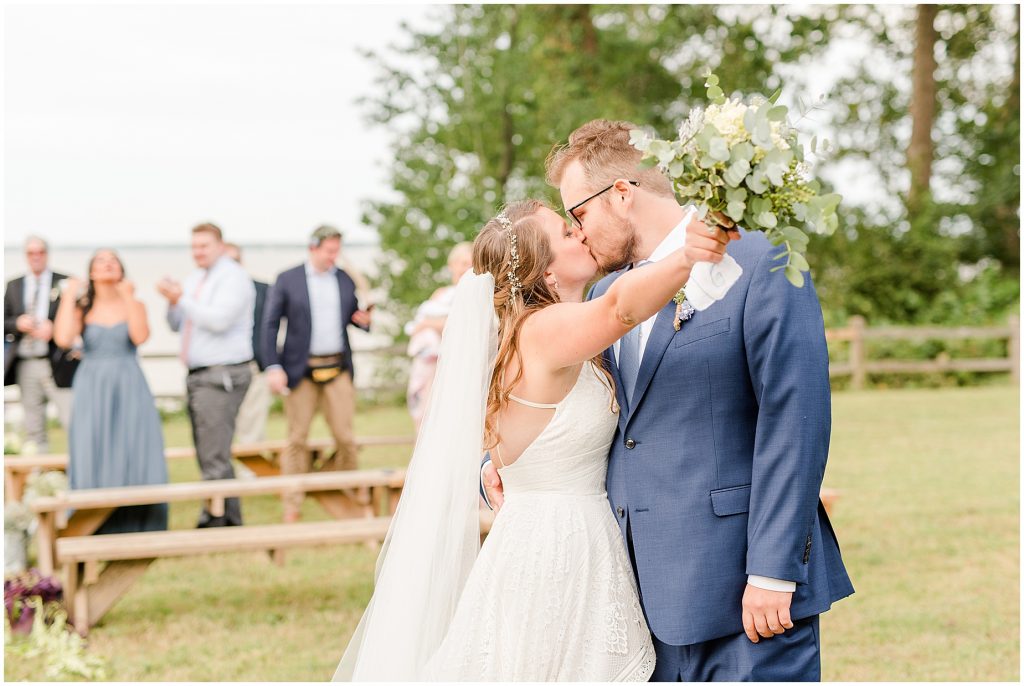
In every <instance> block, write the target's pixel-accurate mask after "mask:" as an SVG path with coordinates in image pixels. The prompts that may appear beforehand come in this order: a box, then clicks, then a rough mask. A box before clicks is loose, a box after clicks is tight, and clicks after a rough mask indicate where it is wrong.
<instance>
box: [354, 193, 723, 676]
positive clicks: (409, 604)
mask: <svg viewBox="0 0 1024 686" xmlns="http://www.w3.org/2000/svg"><path fill="white" fill-rule="evenodd" d="M728 242H729V238H728V235H727V234H726V233H724V232H722V231H716V230H714V229H708V227H707V226H705V225H704V224H703V223H701V222H699V221H696V220H693V221H691V222H690V225H689V226H688V228H687V235H686V246H685V247H684V248H682V249H679V250H677V251H675V252H674V253H672V254H671V255H669V256H668V257H667V258H665V259H663V260H660V261H658V262H656V263H650V264H649V265H647V266H645V267H644V268H642V269H635V270H633V271H631V272H630V273H628V274H625V275H623V276H622V277H621V278H620V279H618V280H617V281H616V282H615V284H614V285H613V286H612V287H611V288H610V289H609V290H608V292H607V293H606V294H605V295H604V296H602V297H600V298H595V299H593V300H590V301H587V302H583V295H584V289H585V288H586V286H587V284H588V283H589V282H590V281H592V280H593V278H594V276H595V274H596V273H597V264H596V263H595V261H594V259H593V257H591V254H590V251H589V250H588V248H587V246H586V244H585V242H584V240H583V238H582V236H581V235H580V234H578V233H577V232H575V231H574V230H572V229H571V228H570V227H569V226H568V225H567V224H566V223H565V221H564V220H563V219H562V218H561V217H560V216H559V215H557V214H556V213H555V212H553V211H552V210H551V209H549V208H548V207H546V206H545V205H544V204H543V203H541V202H538V201H533V200H527V201H522V202H517V203H513V204H511V205H509V206H508V207H507V208H506V209H505V210H503V211H502V212H501V213H500V214H499V215H498V216H497V217H496V218H494V219H492V220H491V221H489V222H488V223H487V224H486V225H485V226H484V227H483V229H482V230H481V232H480V234H479V235H478V236H477V238H476V241H475V242H474V244H473V273H467V274H466V275H465V276H464V277H463V278H462V279H461V280H460V282H459V284H458V286H457V287H456V295H455V302H454V304H453V307H452V312H451V314H450V316H449V318H448V322H447V324H446V327H445V331H444V338H443V341H442V344H441V352H440V356H439V364H438V371H437V377H436V381H435V384H434V387H433V390H432V393H431V398H430V405H429V407H428V409H427V415H426V418H425V420H424V423H423V427H422V429H421V431H420V434H419V437H418V440H417V443H416V447H415V449H414V451H413V457H412V460H411V462H410V464H409V469H408V475H407V479H406V487H405V490H404V492H403V494H402V497H401V500H400V501H399V505H398V509H397V511H396V513H395V517H394V520H393V521H392V525H391V529H390V531H389V532H388V535H387V538H386V539H385V541H384V545H383V547H382V550H381V554H380V558H379V559H378V561H377V573H376V588H375V591H374V594H373V597H372V598H371V600H370V604H369V607H367V609H366V612H365V614H364V615H363V618H362V620H361V621H360V623H359V626H358V627H357V628H356V631H355V634H354V635H353V637H352V639H351V642H350V643H349V646H348V648H347V650H346V651H345V654H344V656H343V658H342V660H341V663H340V664H339V666H338V670H337V672H336V674H335V675H334V678H335V680H357V681H365V680H387V681H423V680H449V681H628V680H633V681H646V680H647V679H648V677H649V676H650V674H651V672H652V671H653V669H654V648H653V646H652V644H651V638H650V634H649V632H648V630H647V625H646V622H645V620H644V616H643V612H642V610H641V608H640V603H639V599H638V596H637V588H636V582H635V580H634V577H633V572H632V569H631V566H630V562H629V558H628V557H627V553H626V550H625V547H624V545H623V542H622V536H621V534H620V532H619V528H618V526H617V524H616V522H615V519H614V515H613V514H612V512H611V510H610V509H609V506H608V501H607V496H606V493H605V472H606V468H607V459H608V452H609V447H610V445H611V441H612V436H613V434H614V433H615V427H616V423H617V413H618V406H617V404H616V402H615V393H614V391H613V388H612V381H611V378H610V376H609V375H608V373H607V372H606V371H605V370H604V368H603V366H602V360H601V355H602V352H603V351H604V350H605V349H606V348H608V347H609V346H611V345H612V344H613V343H614V342H615V341H616V340H618V339H619V338H621V337H622V336H623V335H625V334H626V332H628V331H629V330H630V329H631V328H633V327H634V326H637V325H638V324H640V323H641V322H643V321H644V320H646V319H648V318H649V317H651V316H653V315H654V314H655V313H657V312H658V311H659V310H660V309H661V308H662V307H663V306H664V305H665V304H666V303H667V302H668V301H669V300H670V299H671V298H672V297H673V296H674V295H675V293H676V292H677V291H678V290H679V289H680V288H681V287H682V286H683V284H685V283H686V281H687V279H688V277H689V274H690V269H691V267H692V266H693V265H694V263H696V262H698V261H708V262H719V261H720V260H721V259H722V256H723V255H724V253H725V246H726V244H727V243H728ZM492 275H493V276H492ZM485 450H490V452H491V455H492V459H493V460H494V462H495V464H496V465H497V466H498V471H499V473H500V474H501V478H502V482H503V484H504V489H505V501H504V505H503V506H502V509H501V512H500V513H499V514H498V515H497V516H496V517H495V520H494V525H493V527H492V529H491V531H490V533H489V535H488V536H487V539H486V541H485V542H484V544H483V546H482V547H481V546H480V542H479V541H480V539H479V536H480V529H479V514H478V511H477V507H478V496H477V486H478V477H479V469H480V460H481V457H482V455H483V452H484V451H485Z"/></svg>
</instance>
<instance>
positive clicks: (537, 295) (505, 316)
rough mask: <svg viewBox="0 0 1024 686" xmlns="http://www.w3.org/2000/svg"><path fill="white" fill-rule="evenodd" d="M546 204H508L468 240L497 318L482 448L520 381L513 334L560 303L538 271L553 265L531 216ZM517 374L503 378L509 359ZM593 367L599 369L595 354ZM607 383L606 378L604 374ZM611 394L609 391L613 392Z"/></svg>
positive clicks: (493, 437)
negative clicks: (489, 286) (488, 279)
mask: <svg viewBox="0 0 1024 686" xmlns="http://www.w3.org/2000/svg"><path fill="white" fill-rule="evenodd" d="M542 207H547V205H546V204H545V203H544V202H542V201H540V200H520V201H517V202H513V203H509V204H508V205H506V206H505V208H504V209H503V210H502V211H501V212H500V213H499V214H498V216H497V217H495V218H494V219H491V220H490V221H489V222H487V223H486V224H484V227H483V228H482V229H481V230H480V233H479V234H478V235H477V237H476V240H474V241H473V270H474V271H475V272H476V273H477V274H484V273H487V272H490V273H491V274H492V275H493V276H494V310H495V312H496V313H497V315H498V355H497V358H496V359H495V362H494V374H493V375H492V376H491V383H490V387H489V389H488V392H487V414H486V419H485V420H484V448H485V449H487V450H490V449H492V448H494V446H496V445H497V444H498V443H499V441H500V436H499V435H498V431H497V426H496V422H495V418H496V417H497V415H498V413H499V412H500V411H501V409H502V408H503V407H505V405H507V404H508V402H509V395H510V394H511V392H512V390H511V389H512V388H514V387H515V385H516V384H517V383H519V380H520V379H522V378H523V355H522V352H521V351H520V350H519V332H520V331H521V330H522V328H523V322H525V321H526V318H527V317H529V316H530V315H531V314H533V313H535V312H538V311H540V310H541V309H543V308H545V307H547V306H548V305H554V304H555V303H558V302H560V300H559V298H558V292H557V291H556V290H555V289H553V288H552V287H551V286H549V285H548V283H547V281H546V280H545V278H544V272H545V271H546V270H547V268H548V266H550V265H551V263H552V262H553V261H554V253H553V252H552V250H551V241H550V239H549V238H548V235H547V233H546V232H545V231H544V228H543V226H542V225H541V223H540V220H539V219H538V217H537V212H538V211H539V210H540V209H541V208H542ZM513 358H515V360H516V366H517V367H518V370H517V371H516V374H515V376H514V377H513V378H511V379H506V378H505V373H506V371H507V370H508V368H509V366H510V363H511V362H512V359H513ZM593 361H594V363H595V364H597V366H598V368H600V369H601V370H602V371H604V365H603V364H602V359H601V356H600V355H598V356H597V357H595V358H594V360H593ZM605 376H606V377H607V378H608V383H609V384H611V378H610V376H608V374H607V372H605ZM613 393H614V392H613Z"/></svg>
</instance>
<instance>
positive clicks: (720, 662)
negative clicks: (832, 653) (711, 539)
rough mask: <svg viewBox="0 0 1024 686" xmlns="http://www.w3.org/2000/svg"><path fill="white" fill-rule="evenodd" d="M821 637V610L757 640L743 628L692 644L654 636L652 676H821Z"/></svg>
mask: <svg viewBox="0 0 1024 686" xmlns="http://www.w3.org/2000/svg"><path fill="white" fill-rule="evenodd" d="M736 611H737V612H739V611H740V610H739V608H737V609H736ZM819 638H820V635H819V633H818V616H817V615H815V616H813V617H807V618H806V619H800V620H797V621H795V622H793V628H792V629H787V630H786V632H785V633H783V634H779V635H778V636H775V637H774V638H762V639H761V640H760V641H759V642H758V643H751V642H750V639H749V638H747V635H746V634H743V633H741V634H735V635H733V636H725V637H723V638H716V639H714V640H713V641H705V642H704V643H695V644H693V645H688V646H672V645H668V644H667V643H662V642H661V641H659V640H658V639H657V638H655V639H654V650H655V652H656V653H657V656H658V660H657V663H656V664H655V666H654V674H652V675H651V681H821V651H820V649H819V647H820V643H819Z"/></svg>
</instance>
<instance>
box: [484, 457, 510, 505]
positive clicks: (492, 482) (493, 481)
mask: <svg viewBox="0 0 1024 686" xmlns="http://www.w3.org/2000/svg"><path fill="white" fill-rule="evenodd" d="M483 480H484V491H485V492H486V493H487V500H488V502H490V504H491V509H492V510H494V512H495V514H497V512H498V510H500V509H501V506H502V505H503V504H504V502H505V490H504V489H503V488H502V485H501V477H500V476H498V470H497V469H496V468H495V467H494V463H493V462H488V463H487V464H486V465H484V468H483Z"/></svg>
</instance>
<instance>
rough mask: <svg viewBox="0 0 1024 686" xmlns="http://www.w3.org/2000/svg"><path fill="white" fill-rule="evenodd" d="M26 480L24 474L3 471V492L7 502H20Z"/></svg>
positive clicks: (8, 470) (7, 470)
mask: <svg viewBox="0 0 1024 686" xmlns="http://www.w3.org/2000/svg"><path fill="white" fill-rule="evenodd" d="M27 478H28V477H27V476H26V475H25V473H24V472H17V471H14V470H13V469H5V470H4V491H5V493H6V495H7V502H10V503H17V502H21V496H22V495H23V494H24V493H25V480H26V479H27Z"/></svg>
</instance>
